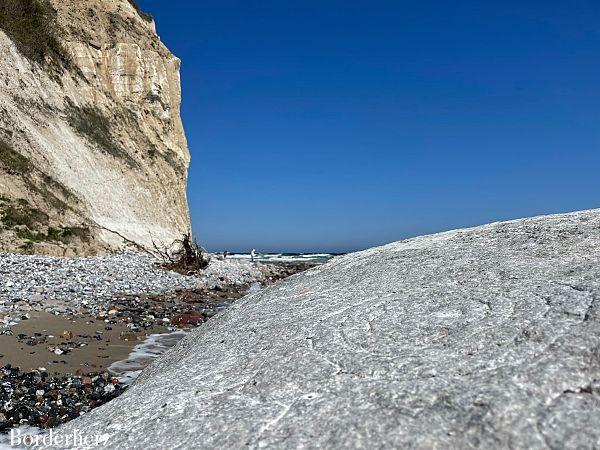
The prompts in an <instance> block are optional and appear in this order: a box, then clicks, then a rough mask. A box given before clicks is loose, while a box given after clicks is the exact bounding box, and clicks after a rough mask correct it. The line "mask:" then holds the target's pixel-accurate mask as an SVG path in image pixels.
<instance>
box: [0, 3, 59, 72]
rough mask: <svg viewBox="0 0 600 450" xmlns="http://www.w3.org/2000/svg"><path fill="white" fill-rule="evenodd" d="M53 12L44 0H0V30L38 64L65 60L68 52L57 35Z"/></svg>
mask: <svg viewBox="0 0 600 450" xmlns="http://www.w3.org/2000/svg"><path fill="white" fill-rule="evenodd" d="M55 18H56V11H55V10H54V8H52V6H51V5H50V3H49V2H48V1H47V0H0V29H2V30H3V31H4V32H5V33H6V34H7V35H8V37H10V39H11V40H12V41H13V42H14V43H15V45H16V46H17V48H18V49H19V52H21V53H22V54H23V56H25V57H26V58H28V59H30V60H32V61H35V62H37V63H39V64H44V63H45V62H47V60H48V59H50V60H52V61H55V62H59V63H66V62H67V61H68V57H67V56H66V55H67V53H66V51H65V49H64V48H63V46H62V45H61V44H60V42H59V41H58V38H57V36H56V30H57V26H56V23H55Z"/></svg>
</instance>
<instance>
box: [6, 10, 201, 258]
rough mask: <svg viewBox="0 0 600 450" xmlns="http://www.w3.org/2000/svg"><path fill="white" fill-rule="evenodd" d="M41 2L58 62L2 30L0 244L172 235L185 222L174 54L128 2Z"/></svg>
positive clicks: (104, 243)
mask: <svg viewBox="0 0 600 450" xmlns="http://www.w3.org/2000/svg"><path fill="white" fill-rule="evenodd" d="M32 1H33V2H34V3H35V2H36V0H32ZM32 1H29V2H26V1H23V2H22V3H32ZM39 4H42V5H50V6H51V8H52V9H49V11H51V14H52V20H51V24H52V27H54V31H53V32H54V35H55V36H56V38H57V40H58V42H59V45H60V46H61V48H62V49H63V50H64V52H65V61H62V62H61V63H60V64H57V63H56V61H51V60H50V59H51V58H50V57H48V56H46V57H45V59H44V60H43V61H42V62H40V61H35V60H32V58H31V57H28V55H27V52H24V51H22V48H21V47H23V45H21V46H20V45H19V42H16V39H17V38H15V37H14V36H11V31H9V30H8V27H5V29H4V30H3V29H2V28H1V27H0V251H2V250H11V249H15V248H22V249H25V250H28V251H41V252H49V253H58V254H67V255H68V254H77V253H79V254H81V253H94V252H97V251H103V250H106V249H110V248H118V247H119V246H122V245H123V243H124V242H125V241H124V240H123V239H122V238H121V236H122V237H125V238H126V240H131V241H135V242H137V243H139V244H141V245H145V246H149V245H151V243H152V241H153V240H155V241H157V242H163V243H170V242H171V241H173V240H174V239H176V238H178V237H180V236H181V235H182V234H183V233H185V232H186V231H188V230H189V228H190V221H189V211H188V206H187V200H186V183H187V168H188V166H189V161H190V155H189V151H188V147H187V142H186V137H185V134H184V130H183V125H182V121H181V117H180V113H179V110H180V103H181V87H180V77H179V68H180V60H179V59H178V58H176V57H175V56H174V55H173V54H172V53H171V52H170V51H169V50H168V49H167V48H166V47H165V45H164V44H163V43H162V42H161V41H160V38H159V36H158V35H157V34H156V31H155V25H154V22H153V20H152V19H151V18H149V17H148V16H146V15H145V14H143V13H140V12H139V11H138V10H137V9H136V7H135V5H134V4H133V3H131V2H129V1H128V0H51V1H50V2H43V1H41V0H40V1H39ZM13 34H14V33H13ZM55 59H56V58H55ZM22 216H25V217H22ZM31 218H33V222H32V219H31ZM23 222H25V223H23ZM73 230H75V231H76V232H73ZM109 230H110V231H109Z"/></svg>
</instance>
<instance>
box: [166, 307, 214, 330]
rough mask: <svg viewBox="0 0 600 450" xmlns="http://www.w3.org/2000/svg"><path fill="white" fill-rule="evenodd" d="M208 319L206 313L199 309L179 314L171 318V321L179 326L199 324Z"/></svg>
mask: <svg viewBox="0 0 600 450" xmlns="http://www.w3.org/2000/svg"><path fill="white" fill-rule="evenodd" d="M205 320H206V317H205V316H204V314H202V313H199V312H197V311H188V312H186V313H183V314H181V315H179V316H175V317H172V318H171V323H172V324H173V325H175V326H177V327H179V328H186V327H189V326H193V325H198V324H200V323H202V322H204V321H205Z"/></svg>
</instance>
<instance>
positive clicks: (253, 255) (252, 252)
mask: <svg viewBox="0 0 600 450" xmlns="http://www.w3.org/2000/svg"><path fill="white" fill-rule="evenodd" d="M254 258H256V249H252V251H251V252H250V260H251V261H252V262H254Z"/></svg>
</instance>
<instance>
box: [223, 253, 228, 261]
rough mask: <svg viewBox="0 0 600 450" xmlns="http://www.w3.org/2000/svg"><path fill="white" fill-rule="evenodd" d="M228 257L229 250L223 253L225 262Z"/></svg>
mask: <svg viewBox="0 0 600 450" xmlns="http://www.w3.org/2000/svg"><path fill="white" fill-rule="evenodd" d="M227 255H229V252H228V251H227V250H225V251H224V252H223V261H225V260H226V259H227Z"/></svg>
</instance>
